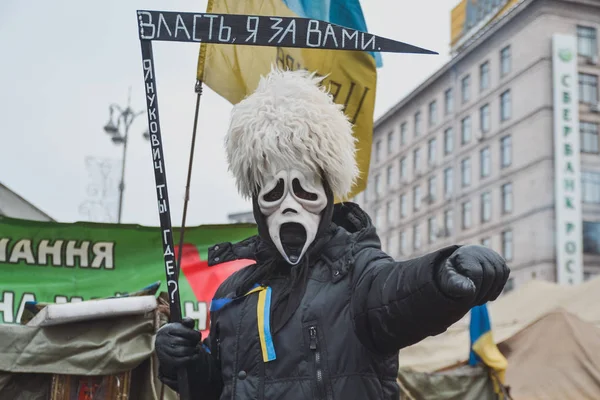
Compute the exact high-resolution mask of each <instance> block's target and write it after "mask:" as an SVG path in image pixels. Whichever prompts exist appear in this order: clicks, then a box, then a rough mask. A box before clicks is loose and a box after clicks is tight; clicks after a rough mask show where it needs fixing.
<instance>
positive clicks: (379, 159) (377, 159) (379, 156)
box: [375, 140, 381, 163]
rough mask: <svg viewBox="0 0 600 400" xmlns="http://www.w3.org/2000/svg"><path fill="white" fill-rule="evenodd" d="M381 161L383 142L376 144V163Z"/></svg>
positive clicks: (379, 141)
mask: <svg viewBox="0 0 600 400" xmlns="http://www.w3.org/2000/svg"><path fill="white" fill-rule="evenodd" d="M379 161H381V140H378V141H377V143H375V162H376V163H378V162H379Z"/></svg>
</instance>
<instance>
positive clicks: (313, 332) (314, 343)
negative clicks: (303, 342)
mask: <svg viewBox="0 0 600 400" xmlns="http://www.w3.org/2000/svg"><path fill="white" fill-rule="evenodd" d="M308 333H309V335H310V350H311V351H312V352H313V356H314V360H315V372H316V378H317V389H318V391H319V397H320V398H326V399H328V400H331V396H329V393H328V392H327V389H326V388H325V380H324V379H323V368H322V366H321V352H320V351H319V338H318V335H317V327H316V326H314V325H313V326H311V327H310V328H308Z"/></svg>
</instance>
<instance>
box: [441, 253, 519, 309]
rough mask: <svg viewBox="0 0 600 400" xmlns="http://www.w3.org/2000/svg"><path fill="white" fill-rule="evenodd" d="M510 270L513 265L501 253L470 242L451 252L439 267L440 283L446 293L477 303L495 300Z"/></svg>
mask: <svg viewBox="0 0 600 400" xmlns="http://www.w3.org/2000/svg"><path fill="white" fill-rule="evenodd" d="M509 274H510V269H509V268H508V267H507V266H506V262H505V261H504V259H503V258H502V257H501V256H500V255H499V254H498V253H496V252H495V251H493V250H491V249H488V248H487V247H484V246H476V245H470V246H463V247H460V248H458V250H456V251H455V252H454V253H452V255H451V256H450V257H449V258H448V260H446V263H445V264H444V265H443V266H442V267H441V268H440V270H439V271H438V274H437V283H438V286H439V288H440V290H441V291H442V292H443V293H444V294H445V295H446V296H448V297H451V298H453V299H456V300H462V301H465V302H470V303H472V304H473V306H476V305H482V304H484V303H486V302H488V301H492V300H495V299H496V298H497V297H498V296H499V295H500V293H502V289H504V285H505V284H506V281H507V280H508V275H509Z"/></svg>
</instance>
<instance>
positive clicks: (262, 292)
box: [210, 285, 277, 362]
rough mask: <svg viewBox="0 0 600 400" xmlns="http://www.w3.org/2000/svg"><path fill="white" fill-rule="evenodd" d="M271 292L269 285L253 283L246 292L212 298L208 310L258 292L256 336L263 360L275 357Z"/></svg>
mask: <svg viewBox="0 0 600 400" xmlns="http://www.w3.org/2000/svg"><path fill="white" fill-rule="evenodd" d="M271 292H272V289H271V287H269V286H260V285H255V286H254V288H252V289H251V290H250V291H249V292H248V293H246V294H245V295H243V296H240V297H235V298H222V299H213V301H212V302H211V304H210V311H211V312H213V311H218V310H220V309H222V308H223V307H225V306H227V305H229V304H231V303H233V302H234V301H237V300H240V299H243V298H244V297H246V296H249V295H251V294H253V293H258V302H257V304H256V320H257V321H258V324H257V325H258V337H259V339H260V348H261V350H262V356H263V361H264V362H269V361H273V360H275V359H276V358H277V356H276V354H275V346H274V345H273V336H272V335H271Z"/></svg>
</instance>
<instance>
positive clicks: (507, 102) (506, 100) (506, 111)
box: [500, 89, 512, 121]
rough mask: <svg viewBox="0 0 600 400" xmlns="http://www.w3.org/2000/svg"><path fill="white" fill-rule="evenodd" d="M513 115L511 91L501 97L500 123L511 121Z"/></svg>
mask: <svg viewBox="0 0 600 400" xmlns="http://www.w3.org/2000/svg"><path fill="white" fill-rule="evenodd" d="M511 114H512V107H511V99H510V89H509V90H506V91H505V92H503V93H502V94H501V95H500V121H506V120H508V119H510V117H511Z"/></svg>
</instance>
